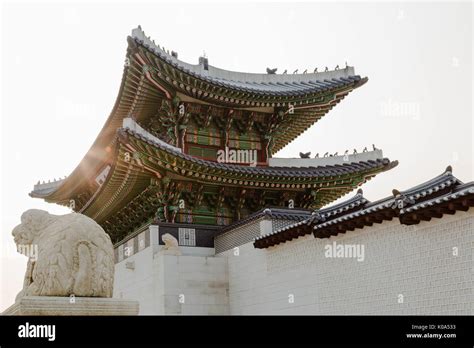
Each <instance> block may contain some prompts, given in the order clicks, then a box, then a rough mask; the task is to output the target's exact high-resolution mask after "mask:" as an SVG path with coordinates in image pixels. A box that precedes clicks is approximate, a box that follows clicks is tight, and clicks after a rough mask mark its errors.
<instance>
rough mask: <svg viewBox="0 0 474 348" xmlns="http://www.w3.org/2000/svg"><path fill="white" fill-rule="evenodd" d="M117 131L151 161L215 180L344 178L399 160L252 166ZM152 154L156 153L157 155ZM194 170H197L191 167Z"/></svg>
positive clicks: (307, 180)
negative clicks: (202, 156) (178, 149)
mask: <svg viewBox="0 0 474 348" xmlns="http://www.w3.org/2000/svg"><path fill="white" fill-rule="evenodd" d="M118 133H119V141H120V142H121V143H123V144H126V145H131V149H134V150H135V151H138V152H139V153H140V154H141V156H151V157H149V158H148V160H149V161H150V164H152V163H155V160H157V161H161V163H162V164H161V166H165V167H166V165H168V167H167V169H169V170H173V171H180V170H186V169H184V168H193V167H196V168H200V170H202V171H203V172H206V173H208V175H210V176H211V181H214V180H213V179H212V176H213V175H212V174H216V175H224V174H225V175H230V176H232V177H236V178H240V179H241V180H257V181H261V182H264V181H267V180H271V181H275V182H276V181H278V180H280V181H288V182H293V183H295V182H296V181H301V183H304V182H308V183H311V184H314V182H319V181H329V180H331V181H334V180H340V179H341V178H344V177H350V176H354V175H367V176H370V175H373V174H376V173H378V172H381V171H385V170H388V169H391V168H393V167H395V166H396V165H397V164H398V162H397V161H394V162H391V161H390V160H389V159H388V158H381V159H378V160H369V161H361V162H356V163H349V164H347V163H345V164H342V165H340V164H337V165H327V166H319V167H251V166H242V165H236V164H226V163H218V162H213V161H207V160H202V159H199V158H196V157H193V156H190V155H187V154H184V153H181V152H176V151H174V150H172V149H171V148H169V147H164V146H163V145H161V144H159V143H156V142H154V141H153V140H151V139H148V138H146V137H144V136H143V135H141V134H138V133H136V132H134V131H132V130H130V129H120V130H119V131H118ZM153 155H155V156H157V157H156V158H154V157H153ZM155 164H156V163H155ZM192 171H195V170H194V169H192ZM179 173H180V174H183V173H182V172H179ZM206 179H207V177H206ZM239 185H240V184H239ZM264 186H265V185H264ZM265 187H274V186H265ZM308 188H309V187H308Z"/></svg>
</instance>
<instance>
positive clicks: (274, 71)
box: [267, 68, 278, 75]
mask: <svg viewBox="0 0 474 348" xmlns="http://www.w3.org/2000/svg"><path fill="white" fill-rule="evenodd" d="M277 70H278V68H273V69H270V68H267V74H269V75H275V74H276V72H277Z"/></svg>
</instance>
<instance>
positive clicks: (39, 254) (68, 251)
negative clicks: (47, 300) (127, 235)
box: [12, 209, 114, 301]
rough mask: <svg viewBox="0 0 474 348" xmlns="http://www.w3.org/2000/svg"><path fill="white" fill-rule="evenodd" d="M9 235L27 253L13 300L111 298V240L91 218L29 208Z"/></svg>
mask: <svg viewBox="0 0 474 348" xmlns="http://www.w3.org/2000/svg"><path fill="white" fill-rule="evenodd" d="M12 234H13V238H14V240H15V244H16V245H17V248H18V250H19V251H20V252H21V253H23V254H25V255H26V256H28V257H29V259H28V265H27V270H26V274H25V279H24V283H23V289H22V290H21V291H20V292H19V293H18V295H17V297H16V300H17V301H18V300H19V299H21V298H22V297H24V296H71V295H74V296H77V297H112V291H113V279H114V259H113V246H112V242H111V240H110V237H109V235H108V234H107V233H105V231H104V230H103V229H102V227H100V226H99V225H98V224H97V223H96V222H95V221H94V220H92V219H91V218H89V217H87V216H85V215H82V214H77V213H71V214H66V215H52V214H49V213H48V212H46V211H44V210H38V209H30V210H27V211H26V212H24V213H23V214H22V216H21V224H20V225H18V226H16V227H15V228H14V229H13V232H12ZM31 250H36V253H35V255H32V254H31V253H28V252H27V251H31Z"/></svg>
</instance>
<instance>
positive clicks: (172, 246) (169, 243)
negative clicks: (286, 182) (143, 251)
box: [161, 233, 181, 256]
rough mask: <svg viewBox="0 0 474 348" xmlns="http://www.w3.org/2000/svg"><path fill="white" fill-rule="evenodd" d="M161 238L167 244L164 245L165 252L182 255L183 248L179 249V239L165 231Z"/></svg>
mask: <svg viewBox="0 0 474 348" xmlns="http://www.w3.org/2000/svg"><path fill="white" fill-rule="evenodd" d="M161 240H162V241H163V243H165V245H164V246H163V249H162V250H163V252H164V253H165V254H168V255H176V256H179V255H181V250H179V245H178V240H177V239H176V238H175V237H173V236H172V235H171V234H169V233H165V234H164V235H163V236H161Z"/></svg>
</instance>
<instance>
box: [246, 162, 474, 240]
mask: <svg viewBox="0 0 474 348" xmlns="http://www.w3.org/2000/svg"><path fill="white" fill-rule="evenodd" d="M472 206H474V182H469V183H467V184H463V183H462V182H461V181H460V180H459V179H457V178H456V177H454V176H453V174H452V168H451V166H449V167H447V168H446V170H445V171H444V172H443V173H442V174H441V175H438V176H436V177H435V178H433V179H431V180H428V181H426V182H424V183H422V184H420V185H417V186H415V187H412V188H410V189H408V190H404V191H398V190H393V192H392V196H389V197H386V198H384V199H381V200H379V201H376V202H369V201H368V200H367V199H365V198H364V197H363V196H362V191H361V190H359V191H358V192H357V194H356V195H355V196H354V197H352V198H350V199H349V200H347V201H345V202H342V203H339V204H337V205H334V206H332V207H329V208H325V209H320V210H317V211H315V212H314V213H313V215H312V216H311V217H308V218H307V219H305V220H303V221H300V222H298V223H295V224H293V225H290V226H286V227H284V228H282V229H280V230H277V231H275V232H273V233H270V234H267V235H265V236H261V237H259V238H257V239H256V240H255V242H254V246H255V247H256V248H268V247H270V246H274V245H277V244H280V243H284V242H286V241H289V240H291V239H294V238H297V237H299V236H301V235H305V234H309V233H311V232H312V233H313V234H314V236H315V237H316V238H328V237H330V236H332V235H337V234H339V233H345V232H346V231H348V230H350V231H352V230H354V229H357V228H364V227H366V226H372V225H373V224H374V223H382V222H383V221H386V220H392V219H393V218H398V219H399V221H400V223H401V224H405V225H412V224H417V223H419V222H420V221H429V220H431V219H432V218H433V217H434V218H441V217H442V216H443V215H444V214H455V213H456V211H458V210H462V211H467V210H468V209H469V208H470V207H472Z"/></svg>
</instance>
